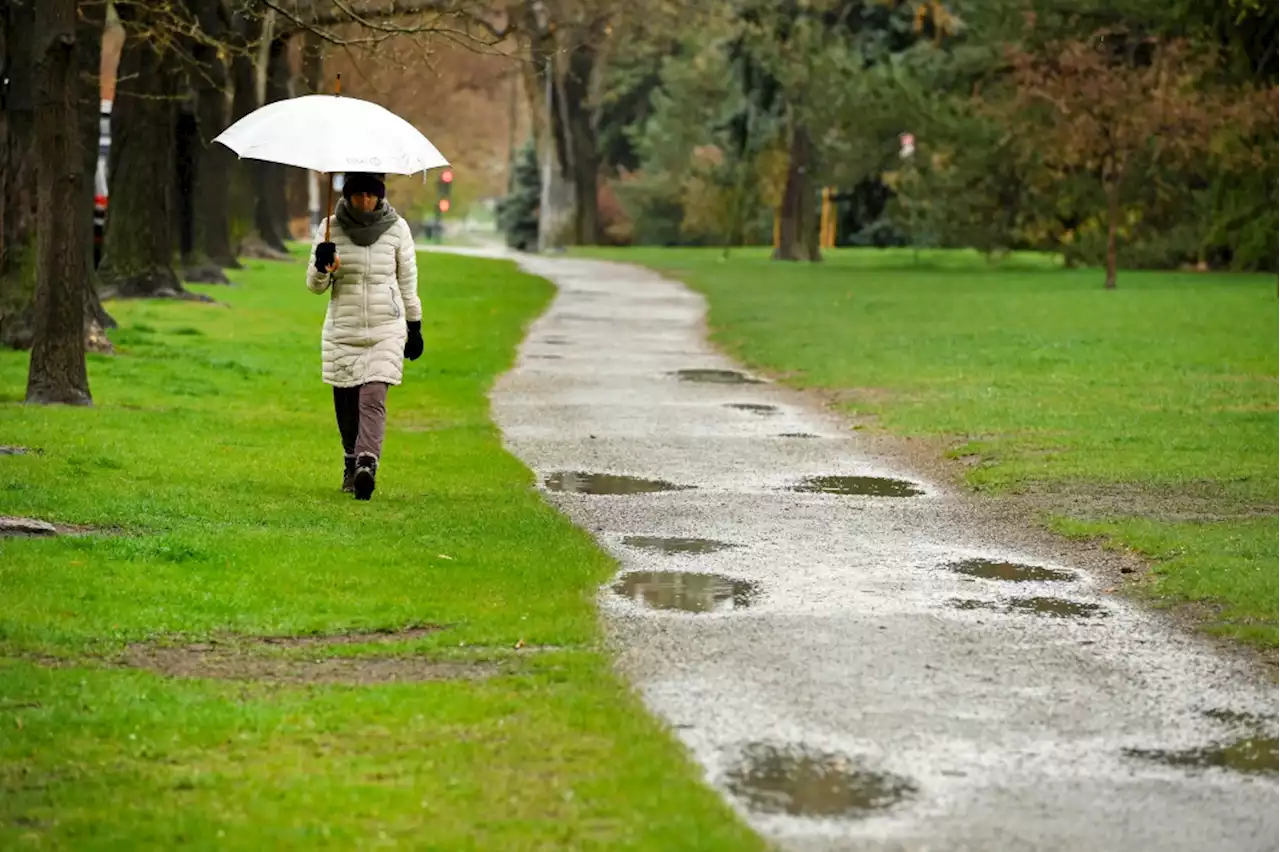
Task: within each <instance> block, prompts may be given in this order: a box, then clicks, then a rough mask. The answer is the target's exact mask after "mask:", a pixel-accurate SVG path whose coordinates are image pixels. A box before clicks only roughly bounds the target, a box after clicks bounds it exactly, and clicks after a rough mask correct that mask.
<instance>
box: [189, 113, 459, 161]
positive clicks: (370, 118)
mask: <svg viewBox="0 0 1280 852" xmlns="http://www.w3.org/2000/svg"><path fill="white" fill-rule="evenodd" d="M213 141H214V142H221V143H222V144H223V145H226V146H227V147H228V148H230V149H231V150H232V151H235V152H236V153H237V154H238V155H240V156H241V157H243V158H245V159H249V160H266V161H267V162H269V163H282V164H284V165H286V166H297V167H298V168H302V169H311V170H313V171H317V172H387V173H389V174H397V175H410V174H413V173H415V172H421V171H426V170H427V169H434V168H438V167H440V166H447V165H449V161H448V160H446V159H445V158H444V157H443V156H442V155H441V154H440V152H439V151H437V150H436V146H435V145H432V144H431V142H430V141H429V140H428V139H427V137H425V136H423V135H422V134H421V133H419V132H418V130H417V128H415V127H414V126H413V125H412V124H410V123H409V122H407V121H405V120H404V119H403V118H401V117H400V116H398V115H396V114H395V113H393V112H391V111H390V110H387V109H385V108H383V107H380V106H378V105H377V104H375V103H370V102H369V101H362V100H359V99H358V98H344V97H338V96H335V95H305V96H303V97H300V98H289V99H288V100H283V101H276V102H275V103H272V104H267V105H266V106H264V107H261V108H259V109H256V110H254V111H253V112H251V113H249V114H248V115H246V116H245V117H244V118H242V119H240V120H239V121H237V122H236V123H235V124H233V125H231V126H230V127H228V128H227V129H226V130H224V131H222V133H220V134H218V136H217V137H215V138H214V140H213Z"/></svg>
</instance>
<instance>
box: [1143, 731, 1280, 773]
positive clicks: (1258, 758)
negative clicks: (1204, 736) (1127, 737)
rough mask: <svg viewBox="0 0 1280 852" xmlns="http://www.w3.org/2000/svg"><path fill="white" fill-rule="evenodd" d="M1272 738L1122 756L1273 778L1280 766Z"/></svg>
mask: <svg viewBox="0 0 1280 852" xmlns="http://www.w3.org/2000/svg"><path fill="white" fill-rule="evenodd" d="M1278 751H1280V749H1278V746H1277V740H1276V738H1275V737H1264V736H1254V737H1245V738H1243V739H1238V740H1233V741H1232V742H1229V743H1226V744H1217V745H1209V746H1204V747H1203V748H1192V749H1181V750H1172V749H1169V750H1166V749H1145V748H1127V749H1125V750H1124V756H1125V757H1131V758H1136V759H1139V760H1148V761H1151V762H1153V763H1161V764H1164V765H1165V766H1174V767H1178V768H1182V769H1210V768H1218V769H1230V770H1231V771H1233V772H1239V773H1242V774H1244V775H1275V774H1276V772H1277V769H1278V764H1280V755H1278Z"/></svg>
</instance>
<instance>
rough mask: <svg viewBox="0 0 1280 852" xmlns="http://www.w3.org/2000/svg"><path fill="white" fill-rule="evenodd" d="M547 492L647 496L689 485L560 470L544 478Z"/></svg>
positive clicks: (679, 489) (680, 489)
mask: <svg viewBox="0 0 1280 852" xmlns="http://www.w3.org/2000/svg"><path fill="white" fill-rule="evenodd" d="M544 484H545V485H546V487H547V490H548V491H563V492H566V493H569V494H648V493H651V492H654V491H682V490H684V489H687V488H692V487H693V486H691V485H676V484H675V483H673V482H667V481H666V480H662V479H641V478H640V477H637V476H620V475H618V474H614V473H584V472H582V471H570V470H562V471H559V472H557V473H553V474H551V475H550V476H548V477H547V478H546V480H545V481H544Z"/></svg>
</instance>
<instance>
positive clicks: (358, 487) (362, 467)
mask: <svg viewBox="0 0 1280 852" xmlns="http://www.w3.org/2000/svg"><path fill="white" fill-rule="evenodd" d="M377 473H378V460H377V458H375V457H374V456H371V455H369V454H368V453H362V454H361V455H360V457H359V458H357V459H356V475H355V482H354V485H355V492H356V499H357V500H368V499H369V498H370V497H372V496H373V489H374V486H375V485H376V484H377Z"/></svg>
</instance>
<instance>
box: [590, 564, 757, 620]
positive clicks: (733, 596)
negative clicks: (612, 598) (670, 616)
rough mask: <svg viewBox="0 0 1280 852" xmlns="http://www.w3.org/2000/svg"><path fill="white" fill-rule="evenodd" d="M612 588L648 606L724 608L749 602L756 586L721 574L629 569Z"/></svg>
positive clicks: (693, 609) (696, 609)
mask: <svg viewBox="0 0 1280 852" xmlns="http://www.w3.org/2000/svg"><path fill="white" fill-rule="evenodd" d="M613 591H614V593H615V594H617V595H619V596H621V597H624V598H627V599H628V600H631V601H633V602H634V603H637V604H640V605H641V606H644V607H646V608H648V609H674V610H679V611H681V612H727V611H729V610H734V609H745V608H747V607H749V606H751V604H752V603H753V602H754V601H755V598H756V595H757V594H758V593H759V591H760V588H759V586H757V585H756V584H755V583H751V582H748V581H746V580H736V579H734V578H732V577H726V576H724V575H723V574H696V573H693V572H689V571H630V572H628V573H626V574H623V575H622V576H621V577H619V578H618V581H617V582H616V583H614V584H613Z"/></svg>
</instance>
